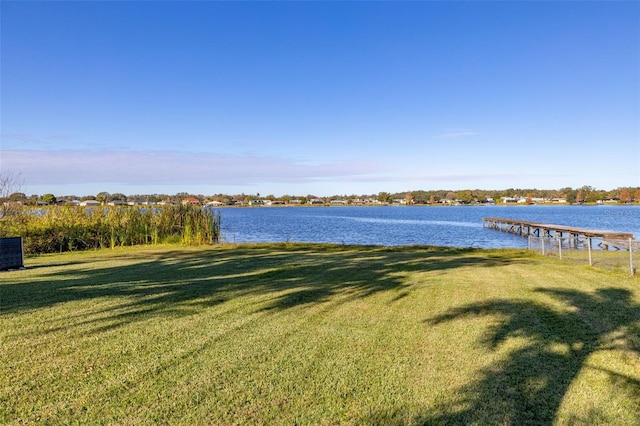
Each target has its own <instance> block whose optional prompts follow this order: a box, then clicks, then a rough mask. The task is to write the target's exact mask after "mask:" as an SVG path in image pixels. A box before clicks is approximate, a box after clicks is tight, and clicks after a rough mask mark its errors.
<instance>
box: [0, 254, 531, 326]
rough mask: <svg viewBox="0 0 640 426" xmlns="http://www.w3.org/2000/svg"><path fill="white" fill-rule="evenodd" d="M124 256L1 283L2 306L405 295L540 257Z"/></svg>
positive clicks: (173, 309)
mask: <svg viewBox="0 0 640 426" xmlns="http://www.w3.org/2000/svg"><path fill="white" fill-rule="evenodd" d="M119 256H120V257H121V258H120V259H118V257H117V256H113V255H111V256H105V257H104V258H101V257H99V256H98V257H91V258H88V259H87V261H86V263H78V262H77V261H73V262H70V263H69V265H66V266H68V268H65V269H63V270H60V269H59V268H58V267H57V268H55V271H52V272H51V273H47V272H46V271H47V269H46V268H44V267H39V268H38V269H37V270H36V272H37V273H36V274H35V275H34V276H35V278H34V280H33V281H31V282H25V283H18V284H3V285H0V312H2V313H13V312H21V311H25V310H34V309H41V308H47V307H52V306H55V305H58V304H61V303H65V302H72V301H82V300H96V301H98V300H103V299H105V298H107V299H108V298H113V299H114V300H117V302H116V304H115V305H114V304H107V307H106V308H104V310H103V311H99V309H100V308H96V309H97V311H96V312H94V314H98V316H99V317H100V319H99V320H90V319H86V318H84V319H83V318H77V321H78V322H77V323H75V324H76V326H77V325H79V324H82V323H83V321H84V322H89V321H102V322H109V324H110V327H117V326H119V325H122V324H126V323H127V322H130V321H135V320H137V319H139V318H141V317H148V316H149V315H188V314H191V313H194V312H197V311H198V309H200V308H202V307H206V306H215V305H219V304H222V303H224V302H225V301H227V300H230V299H233V298H237V297H242V296H247V295H253V296H265V297H263V299H262V300H264V302H262V304H261V306H259V307H258V308H257V309H256V311H277V310H284V309H292V308H295V307H300V306H306V305H310V304H317V303H324V302H326V301H328V300H334V296H341V297H343V298H344V300H353V299H354V298H363V297H367V296H370V295H373V294H375V293H379V292H383V291H394V292H395V293H394V295H395V296H396V297H397V298H401V297H402V296H403V295H405V293H406V292H407V291H408V289H407V287H408V286H407V284H406V282H405V280H404V278H403V277H402V273H407V272H429V271H438V270H448V269H453V268H460V267H496V266H502V265H506V264H511V263H516V262H529V261H532V259H531V258H530V257H528V256H527V255H526V254H524V253H523V254H522V255H521V256H519V255H513V254H509V255H504V254H502V255H499V254H495V253H493V252H490V251H481V250H472V249H452V248H442V247H392V248H388V247H378V246H368V247H362V246H360V247H353V246H338V245H308V244H307V245H305V244H301V245H296V244H282V245H270V246H267V247H264V246H239V247H236V248H233V249H216V248H212V249H210V250H195V251H194V250H169V251H167V250H164V251H162V250H158V251H153V250H142V251H140V252H136V251H130V252H128V253H126V254H122V255H119ZM114 264H115V265H117V266H113V265H114ZM57 266H59V265H57ZM403 292H404V293H403ZM271 295H272V297H269V296H271Z"/></svg>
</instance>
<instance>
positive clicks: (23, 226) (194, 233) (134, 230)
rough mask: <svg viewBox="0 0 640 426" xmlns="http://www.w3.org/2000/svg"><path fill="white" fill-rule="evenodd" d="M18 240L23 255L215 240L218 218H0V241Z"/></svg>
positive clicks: (127, 211) (136, 211)
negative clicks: (20, 241) (20, 238)
mask: <svg viewBox="0 0 640 426" xmlns="http://www.w3.org/2000/svg"><path fill="white" fill-rule="evenodd" d="M15 236H20V237H22V239H23V250H24V253H25V254H26V255H31V254H43V253H60V252H65V251H77V250H90V249H101V248H112V249H113V248H115V247H122V246H134V245H157V244H164V243H180V244H184V245H200V244H212V243H216V242H218V241H219V239H220V213H219V212H215V211H212V210H210V209H204V208H202V207H199V206H193V205H189V204H184V205H169V206H164V207H162V208H141V207H129V206H123V207H79V206H56V207H55V208H47V209H44V210H40V211H37V212H34V211H30V210H28V209H27V208H22V209H18V210H14V211H12V212H11V214H5V215H3V216H2V217H0V237H15Z"/></svg>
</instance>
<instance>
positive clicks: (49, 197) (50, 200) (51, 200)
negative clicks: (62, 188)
mask: <svg viewBox="0 0 640 426" xmlns="http://www.w3.org/2000/svg"><path fill="white" fill-rule="evenodd" d="M42 201H43V202H45V203H47V204H48V205H53V204H55V203H56V201H57V200H56V196H55V195H53V194H44V195H43V196H42Z"/></svg>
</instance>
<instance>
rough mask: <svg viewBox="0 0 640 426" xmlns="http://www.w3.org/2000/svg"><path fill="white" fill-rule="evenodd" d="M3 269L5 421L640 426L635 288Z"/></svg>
mask: <svg viewBox="0 0 640 426" xmlns="http://www.w3.org/2000/svg"><path fill="white" fill-rule="evenodd" d="M25 263H26V266H27V269H26V270H23V271H11V272H3V273H0V342H1V346H0V360H1V362H0V423H2V424H33V423H40V424H59V423H64V424H69V423H71V424H136V425H141V424H158V423H160V424H203V425H209V424H238V425H247V424H283V425H293V424H305V425H319V424H320V425H321V424H332V425H333V424H366V425H368V424H391V425H405V424H470V423H471V424H473V423H475V424H514V425H520V424H542V425H545V424H572V425H576V424H620V425H633V424H640V414H639V413H640V278H638V277H629V276H628V275H625V274H613V273H608V272H603V271H599V270H596V269H592V268H589V267H584V266H577V265H572V264H568V263H563V262H561V261H558V260H556V259H549V258H544V257H542V256H537V255H532V254H530V253H528V252H526V251H517V250H458V249H446V248H433V247H432V248H429V247H398V248H380V247H354V246H344V247H343V246H328V245H302V244H286V245H285V244H281V245H255V246H249V245H244V246H235V245H221V246H207V247H198V248H187V247H180V246H160V247H142V248H141V247H134V248H121V249H115V250H102V251H91V252H81V253H67V254H62V255H46V256H41V257H35V258H29V259H26V261H25Z"/></svg>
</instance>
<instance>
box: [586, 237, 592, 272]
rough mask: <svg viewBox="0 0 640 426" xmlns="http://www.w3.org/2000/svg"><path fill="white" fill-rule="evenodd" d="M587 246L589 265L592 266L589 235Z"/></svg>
mask: <svg viewBox="0 0 640 426" xmlns="http://www.w3.org/2000/svg"><path fill="white" fill-rule="evenodd" d="M587 247H589V266H593V261H592V259H591V237H587Z"/></svg>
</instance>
